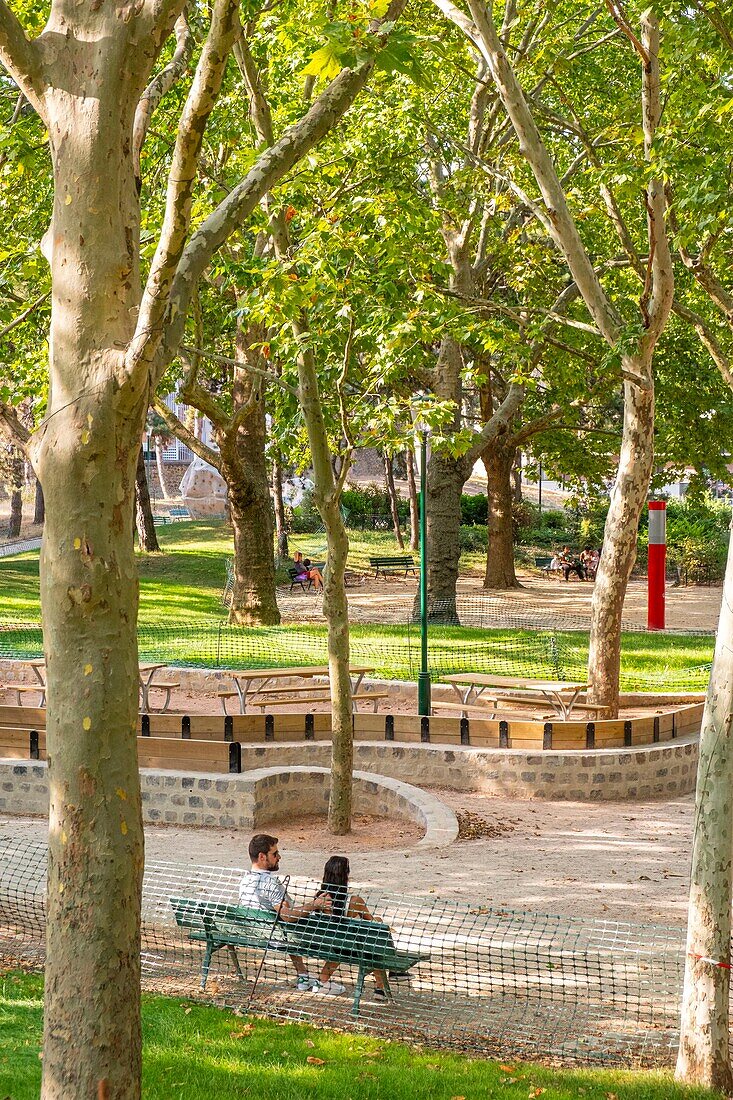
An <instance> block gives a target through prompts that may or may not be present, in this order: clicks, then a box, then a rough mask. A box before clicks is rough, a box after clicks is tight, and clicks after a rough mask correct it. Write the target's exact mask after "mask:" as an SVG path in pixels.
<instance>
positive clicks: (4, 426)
mask: <svg viewBox="0 0 733 1100" xmlns="http://www.w3.org/2000/svg"><path fill="white" fill-rule="evenodd" d="M0 431H2V433H3V434H4V435H5V436H6V438H7V439H9V440H10V442H11V443H13V444H14V445H15V446H16V447H20V449H21V450H22V451H25V450H26V449H27V446H28V441H29V440H30V437H31V433H30V432H29V431H28V429H27V428H26V426H25V424H24V423H23V422H22V420H21V419H20V417H19V416H18V414H17V413H16V411H15V409H14V408H13V406H12V405H8V404H6V403H5V401H0Z"/></svg>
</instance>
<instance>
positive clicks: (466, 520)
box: [461, 493, 489, 527]
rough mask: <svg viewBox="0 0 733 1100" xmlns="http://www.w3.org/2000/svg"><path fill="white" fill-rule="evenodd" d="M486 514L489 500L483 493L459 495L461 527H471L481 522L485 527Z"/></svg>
mask: <svg viewBox="0 0 733 1100" xmlns="http://www.w3.org/2000/svg"><path fill="white" fill-rule="evenodd" d="M488 514H489V501H488V497H487V496H486V495H485V494H484V493H477V494H476V496H468V495H467V494H466V493H463V495H462V496H461V526H462V527H473V526H475V525H477V524H482V525H483V526H484V527H485V526H486V520H487V517H488Z"/></svg>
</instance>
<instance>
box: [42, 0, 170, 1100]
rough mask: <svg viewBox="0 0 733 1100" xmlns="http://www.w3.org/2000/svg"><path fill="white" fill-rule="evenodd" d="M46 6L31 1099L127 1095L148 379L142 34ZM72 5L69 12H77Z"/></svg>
mask: <svg viewBox="0 0 733 1100" xmlns="http://www.w3.org/2000/svg"><path fill="white" fill-rule="evenodd" d="M53 10H54V13H55V15H53V16H52V19H51V23H50V24H49V29H50V30H51V32H52V33H51V41H49V42H48V45H49V48H50V49H51V51H55V50H57V46H56V45H54V44H53V43H54V42H55V41H56V40H61V41H63V44H64V45H63V62H61V60H59V62H58V64H59V65H60V64H63V72H64V74H65V76H64V79H63V80H61V79H60V80H59V83H60V86H59V88H58V89H57V90H56V91H55V92H49V93H48V94H47V96H46V106H47V110H48V132H49V142H50V149H51V156H52V159H53V164H54V175H55V199H54V210H53V223H52V230H51V233H50V235H49V236H50V238H51V239H50V263H51V274H52V286H53V299H52V303H53V304H52V317H51V339H50V349H51V354H50V371H51V379H52V385H51V388H50V400H49V408H48V415H47V418H46V421H45V426H44V430H43V432H39V433H37V435H36V437H34V440H33V443H32V451H31V454H32V457H33V459H34V466H35V469H36V471H37V473H38V476H39V477H40V479H41V482H42V484H43V488H44V495H45V499H46V506H47V509H46V524H45V532H44V539H43V547H42V551H41V604H42V609H43V634H44V650H45V657H46V668H47V679H48V710H47V718H46V737H47V751H48V782H49V793H50V821H49V841H48V842H49V862H48V887H47V891H48V893H47V898H48V900H47V930H46V981H45V1012H44V1018H45V1032H44V1045H43V1085H42V1097H43V1100H71V1098H72V1097H73V1098H81V1097H96V1096H100V1095H109V1096H110V1097H112V1096H114V1097H116V1098H121V1100H128V1098H129V1100H136V1098H137V1097H139V1095H140V1066H141V1037H140V1016H139V1004H140V897H141V887H142V871H143V831H142V814H141V805H140V781H139V775H138V765H137V743H136V734H135V724H136V717H137V702H138V700H137V633H136V626H137V603H138V585H137V575H136V568H135V557H134V551H133V508H134V494H135V468H136V463H137V458H138V453H139V450H140V438H141V436H142V433H143V426H144V420H145V414H146V412H147V406H148V392H147V386H145V385H144V384H139V385H138V384H137V383H132V382H130V381H129V379H128V377H127V375H126V373H125V369H124V365H125V358H124V357H125V349H126V348H127V345H128V343H129V341H130V339H131V337H132V334H133V331H134V324H135V316H136V310H137V306H138V302H139V294H140V285H139V269H138V228H139V209H138V196H137V190H136V187H135V179H134V174H133V167H132V156H131V149H130V140H129V139H130V134H131V132H132V123H133V115H134V107H135V104H136V102H137V95H136V94H135V91H134V89H135V85H136V83H138V84H139V91H142V87H143V86H144V77H145V72H147V71H149V65H151V64H152V55H153V54H154V52H155V46H154V41H153V40H152V39H151V40H150V41H148V42H146V43H145V45H143V44H142V43H141V42H135V44H134V47H133V46H131V43H130V41H129V37H130V36H129V34H128V32H127V31H125V32H124V33H123V34H121V33H120V31H119V27H120V26H123V24H121V23H120V22H119V20H118V14H117V12H116V11H115V10H114V9H106V8H105V9H101V10H98V11H96V12H95V13H94V15H93V16H90V17H89V18H90V21H91V22H92V23H93V24H94V31H93V32H92V29H91V27H86V26H81V27H78V32H79V33H78V34H67V27H66V24H65V21H64V19H63V18H62V14H61V11H60V10H58V11H57V9H56V8H54V9H53ZM78 11H79V10H78V9H77V14H75V16H74V18H75V19H78V18H83V17H82V16H80V15H79V14H78ZM131 37H133V38H134V35H132V36H131ZM95 39H98V40H99V41H100V42H106V43H108V44H109V47H108V48H107V47H106V48H105V49H106V51H107V52H106V53H105V52H104V51H95V50H91V52H90V49H91V47H90V43H91V42H92V40H95ZM41 41H43V40H41ZM112 43H115V44H116V51H115V50H114V49H112V46H111V44H112ZM141 69H142V70H143V72H141V71H140V70H141ZM60 76H61V74H60V73H59V78H60ZM121 272H125V273H126V275H125V277H124V278H121ZM72 1044H73V1049H74V1052H75V1056H74V1057H70V1053H69V1048H70V1045H72Z"/></svg>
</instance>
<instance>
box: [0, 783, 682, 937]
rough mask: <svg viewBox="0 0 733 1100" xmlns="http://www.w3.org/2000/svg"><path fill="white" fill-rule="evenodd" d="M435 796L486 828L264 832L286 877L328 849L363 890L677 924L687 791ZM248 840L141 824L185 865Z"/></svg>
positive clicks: (23, 827)
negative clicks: (595, 799) (344, 859)
mask: <svg viewBox="0 0 733 1100" xmlns="http://www.w3.org/2000/svg"><path fill="white" fill-rule="evenodd" d="M433 793H435V794H436V795H437V796H438V797H440V798H442V799H444V801H446V802H447V803H449V804H450V805H452V806H453V807H454V808H455V809H457V810H459V809H463V810H469V811H470V812H471V813H473V814H474V815H476V817H481V818H482V819H483V820H484V821H485V822H486V829H485V831H486V832H487V833H488V834H494V835H485V836H482V837H480V838H478V839H474V840H459V841H457V842H456V843H455V844H454V845H453V846H452V847H451V848H449V849H445V850H436V851H421V850H419V849H416V848H415V847H414V845H415V842H416V839H417V836H416V834H415V831H414V830H409V829H407V830H406V829H404V828H403V827H401V826H395V825H387V824H386V823H385V822H379V821H375V820H374V819H372V820H369V819H362V820H361V823H360V824H359V825H358V828H357V830H356V831H355V832H354V833H353V834H352V835H351V836H349V837H345V838H339V839H338V840H337V839H335V838H333V837H331V836H330V835H329V834H328V833H327V832H326V830H325V828H324V825H323V822H315V821H314V820H313V819H312V818H307V819H303V820H301V821H294V822H293V821H291V822H289V823H288V824H283V823H282V822H273V823H272V824H271V825H270V826H265V825H263V826H262V828H261V830H260V831H271V832H274V834H275V835H276V836H278V837H279V840H280V850H281V851H282V852H283V862H282V865H281V871H282V873H283V874H293V875H309V876H313V877H319V876H320V874H321V871H322V868H323V864H324V862H325V860H326V859H327V858H328V856H329V855H333V854H334V853H346V854H347V855H348V856H349V859H350V861H351V868H352V880H353V882H354V884H355V885H356V884H361V886H362V887H363V888H364V889H370V888H371V889H375V890H386V891H393V890H394V891H400V892H401V893H405V894H412V895H422V896H425V895H430V894H437V895H441V896H445V897H453V898H462V899H470V900H471V901H474V900H475V901H477V902H480V903H483V904H499V905H501V906H505V907H507V908H516V909H528V910H532V911H536V912H545V913H559V914H565V915H568V916H572V915H579V916H596V917H602V918H604V919H608V920H621V921H630V922H632V923H638V922H643V921H652V922H655V923H663V924H674V925H683V924H684V923H685V920H686V912H687V889H688V881H689V878H688V876H689V862H690V846H691V842H690V837H691V827H692V808H693V798H692V795H690V796H689V797H686V798H682V799H677V800H675V801H672V802H666V803H663V802H653V803H644V804H642V803H617V804H605V805H586V804H582V805H581V804H576V803H569V802H559V803H557V802H556V803H548V802H544V803H541V802H513V801H509V800H497V799H487V798H482V797H480V796H475V797H472V796H467V795H466V794H463V793H459V792H455V791H446V790H436V791H434V792H433ZM7 832H17V833H18V834H19V835H22V836H24V837H31V836H37V837H38V838H39V839H40V838H42V837H45V835H46V823H45V821H42V820H40V819H23V820H21V819H17V818H16V819H9V818H0V836H2V835H4V834H5V835H7ZM400 833H402V836H400V835H399V834H400ZM387 836H389V846H387V843H386V839H387ZM248 839H249V836H248V835H245V834H242V833H240V832H238V831H236V830H215V829H182V828H172V827H163V826H161V827H150V828H147V829H146V845H147V854H148V857H149V858H152V859H165V860H171V861H173V862H176V863H184V864H187V865H192V864H194V865H195V864H199V865H201V864H208V865H215V866H217V865H218V866H226V867H244V866H245V865H246V862H247V855H246V846H247V841H248ZM392 845H394V846H392Z"/></svg>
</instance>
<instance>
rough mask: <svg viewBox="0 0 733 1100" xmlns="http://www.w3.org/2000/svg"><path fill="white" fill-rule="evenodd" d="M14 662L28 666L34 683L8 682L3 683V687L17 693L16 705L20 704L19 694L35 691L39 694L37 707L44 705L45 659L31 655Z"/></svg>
mask: <svg viewBox="0 0 733 1100" xmlns="http://www.w3.org/2000/svg"><path fill="white" fill-rule="evenodd" d="M16 663H17V664H19V665H27V666H28V668H30V669H31V670H32V672H33V675H34V677H35V679H36V683H35V684H18V683H15V682H13V683H10V684H5V685H4V686H5V689H6V690H8V689H9V690H11V691H15V692H16V693H17V696H18V706H20V705H21V695H24V694H26V693H27V692H33V691H37V692H38V694H39V695H40V700H39V703H38V706H39V707H45V705H46V662H45V660H44V659H43V657H31V658H25V659H23V660H19V661H17V662H16Z"/></svg>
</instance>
